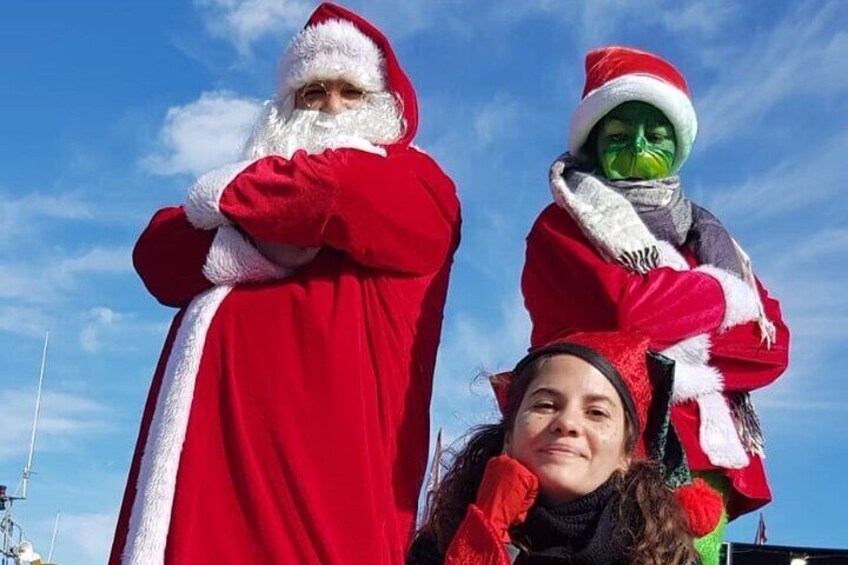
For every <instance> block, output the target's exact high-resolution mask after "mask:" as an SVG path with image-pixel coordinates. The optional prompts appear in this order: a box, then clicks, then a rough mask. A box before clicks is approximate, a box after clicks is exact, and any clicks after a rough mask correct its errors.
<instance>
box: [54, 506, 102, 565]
mask: <svg viewBox="0 0 848 565" xmlns="http://www.w3.org/2000/svg"><path fill="white" fill-rule="evenodd" d="M117 521H118V517H117V516H116V515H114V514H105V513H91V514H62V517H61V522H60V529H59V533H58V535H57V536H56V538H57V539H56V547H57V550H56V552H55V554H54V559H55V560H58V561H59V562H61V563H68V562H69V561H68V560H67V559H66V557H65V556H67V555H70V554H73V555H74V556H76V557H77V558H78V559H79V561H77V562H78V563H106V562H107V561H108V560H109V550H110V549H111V547H112V536H113V535H114V534H115V524H116V523H117ZM42 556H43V557H45V558H46V551H45V553H43V554H42Z"/></svg>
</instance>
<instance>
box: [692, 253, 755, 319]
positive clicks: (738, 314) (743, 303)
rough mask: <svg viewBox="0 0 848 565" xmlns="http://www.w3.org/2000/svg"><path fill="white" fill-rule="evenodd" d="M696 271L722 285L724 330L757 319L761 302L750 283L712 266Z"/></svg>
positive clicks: (702, 266)
mask: <svg viewBox="0 0 848 565" xmlns="http://www.w3.org/2000/svg"><path fill="white" fill-rule="evenodd" d="M695 270H696V271H700V272H702V273H705V274H707V275H710V276H711V277H713V278H714V279H716V280H717V281H718V283H719V284H720V285H721V290H722V292H724V320H723V321H722V323H721V329H722V330H726V329H728V328H732V327H733V326H738V325H739V324H744V323H745V322H750V321H752V320H756V319H757V316H758V315H759V308H760V300H759V296H757V293H756V291H755V290H754V289H753V288H751V286H750V285H749V284H748V283H746V282H745V281H744V280H742V279H741V278H739V277H737V276H736V275H734V274H733V273H731V272H730V271H725V270H724V269H719V268H718V267H714V266H712V265H701V266H700V267H698V268H696V269H695Z"/></svg>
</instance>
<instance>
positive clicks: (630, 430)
mask: <svg viewBox="0 0 848 565" xmlns="http://www.w3.org/2000/svg"><path fill="white" fill-rule="evenodd" d="M549 358H550V356H543V357H540V358H539V359H537V360H535V361H534V362H532V363H531V364H530V365H529V366H528V367H527V368H526V369H525V370H524V371H522V373H521V374H519V375H517V376H516V377H515V378H512V379H511V380H510V382H509V389H508V395H507V403H506V407H505V410H504V417H503V419H502V420H501V421H500V422H499V423H497V424H485V425H482V426H478V427H476V428H473V429H471V430H470V431H469V432H468V434H466V436H465V437H467V438H468V439H467V441H466V442H465V444H464V446H463V447H462V448H461V449H460V450H459V451H454V452H453V453H452V454H451V455H452V456H453V457H452V461H451V464H450V468H449V469H448V470H447V472H446V474H445V476H444V478H443V479H442V481H441V483H440V484H439V488H438V490H437V491H436V492H434V493H430V500H429V507H430V514H429V516H425V520H426V522H425V523H424V524H423V526H422V527H421V528H420V529H419V531H418V533H417V535H418V536H426V537H429V538H431V539H433V540H435V542H436V546H437V547H438V551H439V553H441V554H442V555H444V554H445V553H446V552H447V548H448V546H449V545H450V542H451V540H452V539H453V537H454V535H455V534H456V531H457V530H458V529H459V526H460V524H461V523H462V520H463V519H464V518H465V514H466V512H467V511H468V506H469V505H470V504H472V503H473V502H474V500H475V499H476V497H477V488H478V487H479V485H480V482H481V481H482V480H483V473H484V472H485V468H486V463H487V462H488V461H489V459H491V458H492V457H495V456H497V455H500V454H501V453H502V452H503V448H504V440H505V437H506V431H507V430H511V429H512V427H513V425H514V423H515V416H516V413H517V412H518V407H519V406H520V404H521V400H522V399H523V397H524V393H525V392H526V390H527V387H528V386H529V384H530V382H531V381H532V380H533V379H534V378H535V377H536V376H537V375H538V374H539V372H540V370H541V368H542V366H544V364H545V363H546V362H547V359H549ZM496 378H497V377H496ZM625 426H626V434H627V440H626V442H625V449H626V450H627V451H628V453H632V452H633V449H634V447H635V444H636V439H637V438H636V432H635V430H636V429H637V427H636V426H635V425H634V423H633V422H630V421H629V418H628V419H626V421H625ZM614 484H615V485H616V487H617V489H618V491H619V493H620V495H621V499H620V500H621V502H620V505H619V525H620V527H621V528H622V529H623V531H624V533H625V536H626V538H627V540H628V554H629V559H630V562H631V563H634V564H638V565H669V564H683V563H694V562H696V561H697V553H696V552H695V548H694V545H693V536H692V534H691V533H690V531H689V527H688V523H687V520H686V516H685V514H684V512H683V509H682V507H681V506H680V504H679V503H678V502H677V499H676V498H675V496H674V494H673V493H672V492H671V491H670V490H669V489H668V488H667V487H666V486H665V483H664V481H663V478H662V475H661V473H660V470H659V467H658V466H657V465H656V464H655V463H653V462H650V461H645V460H637V461H633V462H632V463H631V464H630V466H629V467H628V469H627V471H625V472H621V473H618V474H617V475H616V477H615V479H614Z"/></svg>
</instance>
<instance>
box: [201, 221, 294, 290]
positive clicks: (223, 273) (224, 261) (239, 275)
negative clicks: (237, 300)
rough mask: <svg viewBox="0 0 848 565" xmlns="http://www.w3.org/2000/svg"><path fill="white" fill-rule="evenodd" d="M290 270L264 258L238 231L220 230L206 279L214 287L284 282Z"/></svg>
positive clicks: (205, 274) (214, 243)
mask: <svg viewBox="0 0 848 565" xmlns="http://www.w3.org/2000/svg"><path fill="white" fill-rule="evenodd" d="M290 274H291V270H290V269H287V268H285V267H280V266H278V265H275V264H274V263H272V262H271V261H269V260H268V259H266V258H265V257H263V256H262V254H261V253H260V252H259V250H257V249H256V248H255V247H254V246H253V245H251V244H250V242H249V241H248V240H247V238H245V237H244V236H243V235H242V234H241V233H239V231H238V230H237V229H235V228H234V227H232V226H221V227H219V228H218V231H217V233H216V234H215V239H214V240H213V241H212V247H210V248H209V254H208V255H207V256H206V264H204V265H203V276H205V277H206V278H207V279H209V281H210V282H212V283H213V284H215V285H236V284H239V283H246V282H260V281H267V280H275V279H282V278H285V277H287V276H289V275H290Z"/></svg>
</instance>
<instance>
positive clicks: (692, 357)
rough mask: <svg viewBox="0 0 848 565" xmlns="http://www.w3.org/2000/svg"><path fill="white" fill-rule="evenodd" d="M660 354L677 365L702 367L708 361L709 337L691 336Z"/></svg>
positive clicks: (703, 335) (704, 335) (702, 335)
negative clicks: (684, 364) (685, 364)
mask: <svg viewBox="0 0 848 565" xmlns="http://www.w3.org/2000/svg"><path fill="white" fill-rule="evenodd" d="M660 353H662V354H663V355H665V356H666V357H670V358H671V359H674V360H675V361H677V362H678V363H689V364H693V365H703V364H704V363H707V362H708V361H709V360H710V336H708V335H707V334H698V335H693V336H692V337H689V338H686V339H684V340H681V341H678V342H677V343H675V344H674V345H672V346H671V347H669V348H668V349H665V350H663V351H661V352H660Z"/></svg>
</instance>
